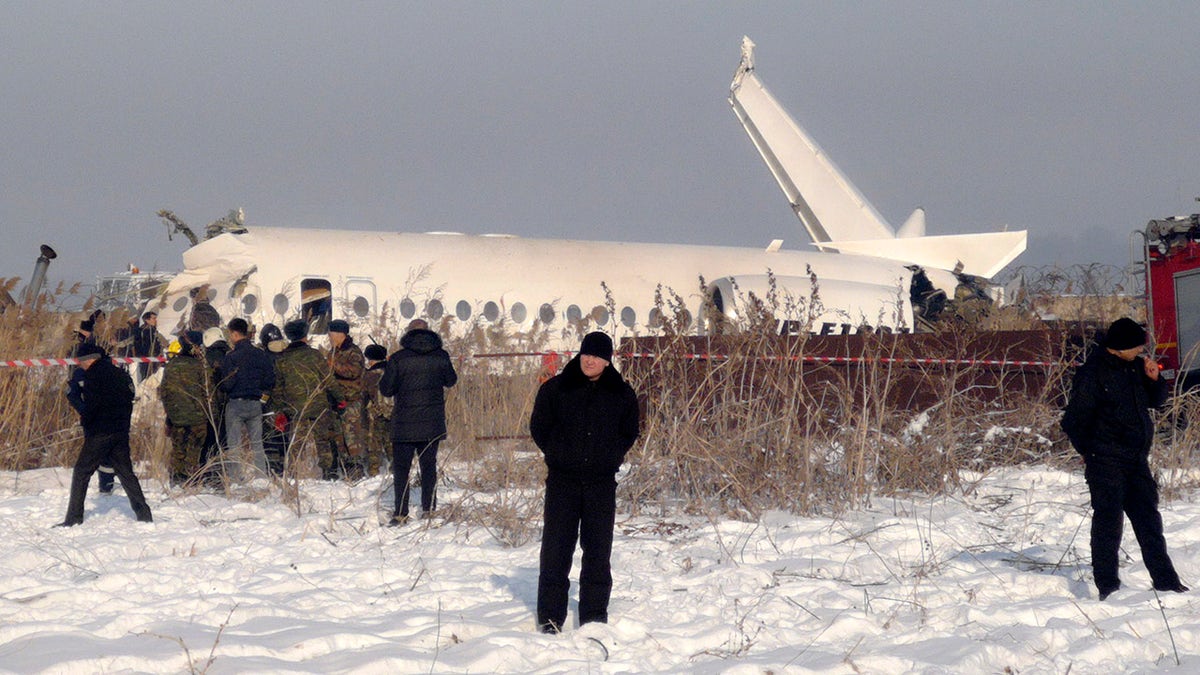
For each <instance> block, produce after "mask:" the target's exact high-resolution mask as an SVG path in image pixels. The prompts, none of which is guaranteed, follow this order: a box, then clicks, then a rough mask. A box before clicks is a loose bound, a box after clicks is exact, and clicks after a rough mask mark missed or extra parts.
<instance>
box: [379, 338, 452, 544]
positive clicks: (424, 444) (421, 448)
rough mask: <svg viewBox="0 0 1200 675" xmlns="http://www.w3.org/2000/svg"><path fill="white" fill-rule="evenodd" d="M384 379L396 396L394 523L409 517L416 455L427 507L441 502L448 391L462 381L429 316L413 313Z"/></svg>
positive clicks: (382, 387) (385, 388) (384, 387)
mask: <svg viewBox="0 0 1200 675" xmlns="http://www.w3.org/2000/svg"><path fill="white" fill-rule="evenodd" d="M400 347H401V348H402V349H400V351H398V352H396V353H395V354H392V355H391V356H390V357H389V358H388V361H387V366H386V367H385V368H384V371H383V377H382V378H381V379H380V380H379V393H380V394H382V395H383V396H391V397H392V486H393V488H392V489H393V491H394V492H395V495H396V501H395V509H394V510H393V511H392V519H391V521H390V522H389V523H388V525H389V526H394V525H402V524H404V523H405V522H406V521H407V520H408V472H409V471H410V470H411V469H412V461H413V456H416V458H417V463H418V465H419V466H420V470H421V513H422V515H424V516H426V517H427V516H429V515H430V514H432V513H433V510H434V509H436V508H437V499H436V497H435V490H436V489H437V451H438V443H439V442H440V441H441V440H442V439H443V438H445V437H446V392H445V390H446V389H448V388H450V387H453V386H454V385H455V383H457V382H458V373H457V372H455V370H454V364H453V363H451V362H450V355H449V354H447V353H446V350H445V349H442V338H441V337H439V336H438V334H437V333H435V332H433V331H431V330H429V324H428V323H426V322H425V321H424V320H423V319H413V320H412V321H411V322H409V324H408V331H407V332H405V333H404V337H402V338H400Z"/></svg>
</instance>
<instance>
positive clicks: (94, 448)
mask: <svg viewBox="0 0 1200 675" xmlns="http://www.w3.org/2000/svg"><path fill="white" fill-rule="evenodd" d="M76 358H77V359H79V367H80V368H81V369H83V371H84V376H83V388H82V401H83V410H82V412H81V413H80V415H79V423H80V424H81V425H82V426H83V447H82V448H81V449H80V451H79V459H77V460H75V469H74V471H72V473H71V497H70V500H69V501H68V503H67V517H66V519H65V520H63V522H62V523H61V525H63V526H65V527H71V526H73V525H79V524H80V523H82V522H83V501H84V498H85V497H86V496H87V486H88V481H89V480H91V478H92V474H93V473H95V472H96V469H97V468H99V466H100V463H101V462H104V463H106V464H109V465H110V466H112V468H113V471H114V472H115V473H116V475H117V478H118V479H120V481H121V486H122V487H124V488H125V494H126V495H127V496H128V497H129V505H130V506H131V507H132V508H133V513H134V514H135V515H136V516H137V519H138V520H139V521H141V522H145V523H149V522H152V521H153V518H152V517H151V515H150V505H149V504H147V503H146V497H145V495H143V494H142V485H141V483H139V482H138V479H137V476H136V475H135V474H134V473H133V460H132V459H130V457H129V418H130V416H131V415H132V414H133V396H134V391H133V380H132V379H130V377H129V373H127V372H125V371H124V370H122V369H120V368H117V367H116V366H114V365H113V363H112V360H111V359H109V358H108V355H107V354H105V353H104V350H103V349H101V348H100V347H98V346H96V345H94V344H83V345H80V347H79V349H78V351H77V355H76Z"/></svg>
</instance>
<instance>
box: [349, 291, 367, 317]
mask: <svg viewBox="0 0 1200 675" xmlns="http://www.w3.org/2000/svg"><path fill="white" fill-rule="evenodd" d="M353 308H354V316H357V317H364V316H366V315H367V314H369V313H370V312H371V301H370V300H367V299H366V298H364V297H363V296H361V295H360V296H358V297H357V298H355V299H354V304H353Z"/></svg>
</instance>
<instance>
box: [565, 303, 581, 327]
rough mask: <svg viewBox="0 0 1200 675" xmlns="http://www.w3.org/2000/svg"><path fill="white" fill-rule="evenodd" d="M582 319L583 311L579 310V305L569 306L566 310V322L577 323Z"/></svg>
mask: <svg viewBox="0 0 1200 675" xmlns="http://www.w3.org/2000/svg"><path fill="white" fill-rule="evenodd" d="M582 318H583V310H581V309H579V305H571V306H570V307H568V308H567V321H570V322H571V323H579V320H580V319H582Z"/></svg>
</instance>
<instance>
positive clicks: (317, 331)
mask: <svg viewBox="0 0 1200 675" xmlns="http://www.w3.org/2000/svg"><path fill="white" fill-rule="evenodd" d="M300 318H302V319H304V322H305V323H307V324H308V332H309V333H310V334H312V335H324V334H326V333H328V332H329V322H330V321H332V320H333V286H332V285H331V284H330V283H329V282H328V281H327V280H325V279H301V280H300Z"/></svg>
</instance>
